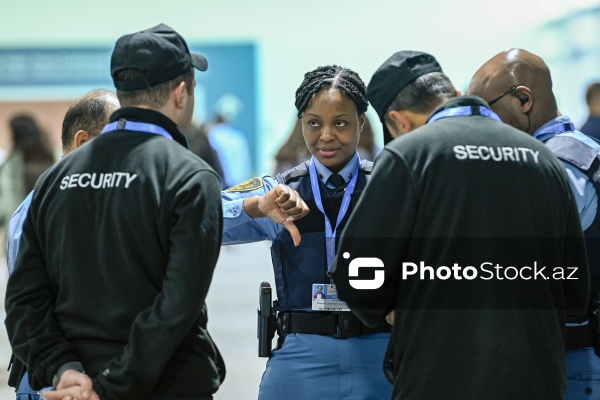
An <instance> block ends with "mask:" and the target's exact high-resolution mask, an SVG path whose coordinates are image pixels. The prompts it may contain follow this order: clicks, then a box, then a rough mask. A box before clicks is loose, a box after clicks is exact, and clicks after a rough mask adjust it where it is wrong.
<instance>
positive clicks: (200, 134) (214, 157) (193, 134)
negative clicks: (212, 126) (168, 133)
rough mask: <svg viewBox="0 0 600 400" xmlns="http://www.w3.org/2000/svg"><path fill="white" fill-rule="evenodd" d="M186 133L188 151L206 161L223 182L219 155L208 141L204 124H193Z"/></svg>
mask: <svg viewBox="0 0 600 400" xmlns="http://www.w3.org/2000/svg"><path fill="white" fill-rule="evenodd" d="M186 133H187V135H188V143H189V146H190V150H191V151H192V152H193V153H194V154H196V155H197V156H198V157H200V158H201V159H203V160H204V161H206V162H207V163H208V165H210V166H211V167H212V169H214V170H215V172H216V173H217V174H219V176H220V177H221V180H223V178H224V176H223V168H221V163H220V162H219V155H218V154H217V152H216V151H215V149H214V148H213V147H212V146H211V145H210V141H209V140H208V132H207V126H206V124H200V123H197V122H194V123H192V126H190V128H189V129H188V130H187V132H186Z"/></svg>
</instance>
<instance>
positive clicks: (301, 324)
mask: <svg viewBox="0 0 600 400" xmlns="http://www.w3.org/2000/svg"><path fill="white" fill-rule="evenodd" d="M277 330H278V331H279V333H280V334H283V335H284V336H285V335H287V334H288V333H310V334H315V335H332V336H335V337H337V338H341V339H345V338H349V337H355V336H361V335H364V334H368V333H378V332H390V331H391V326H390V325H389V324H387V323H385V322H384V323H382V324H381V325H379V326H377V327H375V328H369V327H368V326H366V325H365V324H363V323H362V322H360V320H359V319H358V318H357V317H356V316H355V315H354V314H352V313H351V312H344V311H340V312H335V311H334V312H324V311H319V312H294V311H283V312H280V313H279V314H278V315H277Z"/></svg>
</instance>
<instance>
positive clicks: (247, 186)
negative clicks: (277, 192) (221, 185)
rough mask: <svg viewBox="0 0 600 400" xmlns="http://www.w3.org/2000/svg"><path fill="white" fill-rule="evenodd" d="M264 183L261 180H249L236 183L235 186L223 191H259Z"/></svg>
mask: <svg viewBox="0 0 600 400" xmlns="http://www.w3.org/2000/svg"><path fill="white" fill-rule="evenodd" d="M264 185H265V183H264V182H263V180H262V179H261V178H250V179H248V180H247V181H244V182H242V183H238V184H237V185H235V186H232V187H230V188H229V189H225V191H226V192H250V191H252V190H256V189H260V188H261V187H263V186H264Z"/></svg>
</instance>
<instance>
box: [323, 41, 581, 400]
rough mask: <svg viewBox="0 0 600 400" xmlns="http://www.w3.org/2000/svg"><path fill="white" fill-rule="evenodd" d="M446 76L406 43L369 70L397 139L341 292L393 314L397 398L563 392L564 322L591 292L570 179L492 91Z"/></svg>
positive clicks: (353, 220)
mask: <svg viewBox="0 0 600 400" xmlns="http://www.w3.org/2000/svg"><path fill="white" fill-rule="evenodd" d="M440 73H441V68H440V67H439V64H438V63H437V61H436V60H435V59H434V58H433V57H432V56H431V55H429V54H425V53H419V52H399V53H396V54H394V55H393V56H392V57H391V58H390V59H388V60H387V61H386V62H385V63H384V64H383V65H382V66H381V67H380V68H379V69H378V70H377V71H376V72H375V74H374V75H373V77H372V79H371V82H370V84H369V87H368V96H369V100H370V102H371V104H372V105H373V106H374V108H375V109H376V111H377V112H378V114H379V116H380V118H381V120H382V122H383V123H384V125H385V126H386V128H387V129H388V134H389V135H390V137H389V138H388V139H391V137H392V136H400V137H398V138H397V139H395V140H393V141H391V142H390V143H388V144H387V146H386V147H385V148H384V150H383V151H382V153H381V154H380V155H379V157H378V159H377V161H376V163H375V167H374V169H373V172H372V177H371V181H370V182H369V185H368V186H367V188H366V190H365V192H364V193H363V195H362V197H361V199H360V200H359V202H358V204H357V206H356V208H355V210H354V212H353V213H352V215H351V216H350V219H349V221H348V225H346V228H345V229H344V231H343V232H342V235H341V238H340V244H339V247H338V252H337V254H338V255H342V256H341V257H340V256H338V257H337V258H336V260H335V264H334V268H333V279H334V281H335V283H336V285H337V289H338V294H339V296H340V298H341V299H343V300H345V301H346V302H347V304H348V305H349V306H350V308H352V310H353V311H354V313H355V314H357V315H358V316H359V318H360V319H361V320H362V321H363V322H364V323H365V324H366V325H368V326H373V325H376V324H378V323H380V322H381V321H382V320H383V319H385V318H386V316H387V315H388V314H389V313H390V312H391V311H392V310H395V324H394V330H393V336H392V339H391V346H390V351H389V363H388V365H391V367H390V368H391V372H390V374H389V376H390V379H391V380H392V381H393V384H394V391H393V398H395V399H403V400H411V399H441V398H444V399H463V400H464V399H466V400H469V399H473V400H476V399H498V400H500V399H517V398H518V399H561V398H562V397H563V395H564V390H565V382H566V375H565V360H564V350H563V346H564V345H563V342H564V331H563V324H564V322H565V321H566V320H567V318H573V317H577V316H579V315H581V314H582V313H583V312H585V310H586V306H587V295H588V291H589V288H588V287H587V286H586V285H588V284H589V275H588V269H587V259H586V256H585V249H584V240H583V236H582V232H581V226H580V223H579V218H578V215H577V209H576V206H575V202H574V198H573V195H572V193H571V190H570V187H569V181H568V179H567V176H566V174H565V172H564V168H563V167H562V165H561V163H560V162H559V161H558V160H557V159H556V158H555V157H554V156H553V155H552V154H551V152H550V151H549V150H548V149H547V148H546V147H545V146H543V145H542V144H541V143H539V141H536V140H535V139H533V138H531V137H530V136H528V135H524V134H523V133H522V132H520V131H518V130H516V129H514V128H512V127H510V126H508V125H506V124H503V123H501V122H500V120H499V118H498V116H497V115H496V114H495V113H494V112H493V111H491V110H490V109H489V108H488V107H487V104H486V103H485V102H484V101H483V100H481V99H480V98H478V97H475V96H464V97H454V98H451V99H450V100H447V98H448V97H453V96H452V93H454V92H456V90H450V89H449V88H444V85H441V84H438V85H433V83H429V84H427V83H426V82H433V79H432V75H433V74H440ZM446 79H447V78H446ZM442 80H443V79H442ZM438 83H439V80H438ZM394 91H396V93H394ZM421 99H423V100H421ZM406 101H409V103H408V104H410V105H411V106H412V107H420V108H416V109H415V108H410V107H408V106H406V108H405V106H402V104H407V103H405V102H406ZM414 103H420V104H417V105H415V104H414ZM407 110H408V112H406V111H407ZM421 121H422V122H421ZM422 123H423V124H424V125H422V126H420V127H418V128H416V129H414V128H415V127H416V126H419V124H422ZM411 129H414V131H413V132H410V133H408V134H405V135H403V133H406V132H407V131H410V130H411ZM385 199H393V200H391V201H390V202H391V203H392V205H391V207H384V206H380V205H381V204H382V202H383V201H385ZM374 205H375V206H374ZM550 216H551V217H550ZM366 271H371V272H370V274H369V273H367V272H366ZM373 272H375V278H373Z"/></svg>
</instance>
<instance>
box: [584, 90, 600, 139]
mask: <svg viewBox="0 0 600 400" xmlns="http://www.w3.org/2000/svg"><path fill="white" fill-rule="evenodd" d="M585 102H586V103H587V106H588V112H589V114H588V119H587V121H585V123H584V124H583V126H582V127H581V129H580V131H581V132H583V133H585V134H586V135H588V136H589V137H592V138H594V139H596V140H600V82H594V83H592V84H591V85H589V86H588V88H587V90H586V92H585Z"/></svg>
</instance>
